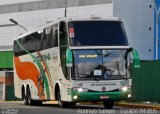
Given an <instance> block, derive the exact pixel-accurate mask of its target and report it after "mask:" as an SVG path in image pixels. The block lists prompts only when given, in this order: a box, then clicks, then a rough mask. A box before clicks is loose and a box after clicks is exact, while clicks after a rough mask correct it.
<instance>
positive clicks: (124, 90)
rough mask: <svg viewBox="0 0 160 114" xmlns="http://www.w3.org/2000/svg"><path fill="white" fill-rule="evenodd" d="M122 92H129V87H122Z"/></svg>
mask: <svg viewBox="0 0 160 114" xmlns="http://www.w3.org/2000/svg"><path fill="white" fill-rule="evenodd" d="M120 90H121V91H122V92H126V91H127V90H128V87H127V86H125V87H122V88H121V89H120Z"/></svg>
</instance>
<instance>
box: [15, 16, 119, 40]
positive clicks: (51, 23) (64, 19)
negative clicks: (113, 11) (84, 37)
mask: <svg viewBox="0 0 160 114" xmlns="http://www.w3.org/2000/svg"><path fill="white" fill-rule="evenodd" d="M60 21H66V22H69V21H121V19H120V18H118V17H107V18H103V19H102V18H100V17H95V16H92V17H90V18H79V17H67V18H59V19H58V20H56V21H53V22H50V23H48V24H46V25H44V26H41V27H38V28H36V29H33V30H30V31H27V32H26V33H24V34H22V35H20V36H18V38H16V39H15V40H17V39H19V38H22V37H24V36H27V35H29V34H31V33H34V32H36V31H40V30H42V29H44V28H47V27H48V26H51V25H54V24H56V23H59V22H60Z"/></svg>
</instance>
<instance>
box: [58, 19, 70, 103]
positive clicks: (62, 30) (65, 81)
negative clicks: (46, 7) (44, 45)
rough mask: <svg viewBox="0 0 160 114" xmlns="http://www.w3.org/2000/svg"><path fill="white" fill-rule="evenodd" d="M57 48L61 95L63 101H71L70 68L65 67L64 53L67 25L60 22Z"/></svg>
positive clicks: (66, 43)
mask: <svg viewBox="0 0 160 114" xmlns="http://www.w3.org/2000/svg"><path fill="white" fill-rule="evenodd" d="M59 48H60V61H61V68H62V72H63V75H64V76H63V77H62V79H60V81H61V83H62V84H61V95H62V98H63V100H64V101H68V100H69V101H70V100H71V92H70V91H71V81H70V74H69V72H70V68H68V67H67V66H66V51H67V48H68V34H67V24H66V22H64V21H62V22H60V25H59Z"/></svg>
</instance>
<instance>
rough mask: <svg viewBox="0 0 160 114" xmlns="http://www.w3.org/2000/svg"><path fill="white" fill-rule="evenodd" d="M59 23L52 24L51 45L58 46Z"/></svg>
mask: <svg viewBox="0 0 160 114" xmlns="http://www.w3.org/2000/svg"><path fill="white" fill-rule="evenodd" d="M57 27H58V25H57V24H56V25H54V26H52V29H51V36H52V38H51V47H57V46H58V28H57Z"/></svg>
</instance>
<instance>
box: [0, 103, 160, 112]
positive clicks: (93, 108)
mask: <svg viewBox="0 0 160 114" xmlns="http://www.w3.org/2000/svg"><path fill="white" fill-rule="evenodd" d="M0 114H160V111H158V110H151V109H133V108H132V109H131V108H127V107H123V108H122V107H114V108H113V109H111V110H107V109H104V108H103V106H98V105H81V104H78V105H77V106H75V107H72V108H67V109H64V108H59V107H58V105H57V104H55V103H54V104H53V103H44V104H43V105H42V106H27V105H24V104H23V102H19V101H18V102H13V101H12V102H0Z"/></svg>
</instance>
